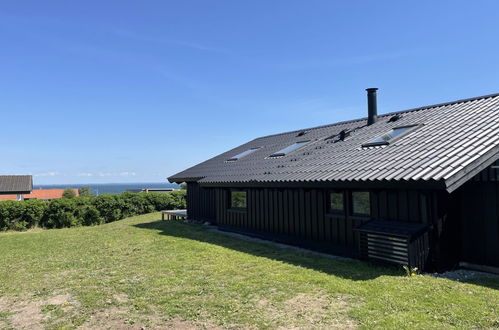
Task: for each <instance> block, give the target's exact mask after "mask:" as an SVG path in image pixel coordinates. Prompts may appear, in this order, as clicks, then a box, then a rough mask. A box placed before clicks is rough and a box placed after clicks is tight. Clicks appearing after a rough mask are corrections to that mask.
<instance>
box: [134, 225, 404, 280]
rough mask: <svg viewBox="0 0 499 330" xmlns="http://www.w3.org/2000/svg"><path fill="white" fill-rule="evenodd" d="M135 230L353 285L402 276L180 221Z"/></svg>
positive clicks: (385, 268)
mask: <svg viewBox="0 0 499 330" xmlns="http://www.w3.org/2000/svg"><path fill="white" fill-rule="evenodd" d="M134 226H135V227H138V228H143V229H152V230H158V231H160V233H159V234H161V235H167V236H174V237H179V238H187V239H191V240H195V241H199V242H205V243H209V244H214V245H218V246H222V247H225V248H228V249H231V250H235V251H239V252H243V253H248V254H251V255H254V256H258V257H264V258H268V259H272V260H278V261H281V262H285V263H288V264H291V265H295V266H299V267H304V268H308V269H312V270H316V271H320V272H323V273H326V274H329V275H334V276H338V277H341V278H344V279H349V280H353V281H366V280H371V279H374V278H377V277H379V276H400V275H402V272H401V271H399V270H397V269H396V268H391V267H381V266H375V265H371V264H368V263H366V262H361V261H357V260H348V259H333V258H327V257H323V256H320V255H316V254H312V253H307V252H305V251H303V252H301V251H299V250H298V251H297V250H293V249H286V248H281V247H277V246H275V245H273V243H272V242H269V243H263V242H252V241H247V240H243V239H239V238H235V237H231V236H228V235H224V234H221V233H216V232H211V231H208V230H206V228H205V227H203V226H201V225H196V224H188V223H183V222H180V221H172V220H169V221H162V220H158V221H153V222H149V223H141V224H136V225H134Z"/></svg>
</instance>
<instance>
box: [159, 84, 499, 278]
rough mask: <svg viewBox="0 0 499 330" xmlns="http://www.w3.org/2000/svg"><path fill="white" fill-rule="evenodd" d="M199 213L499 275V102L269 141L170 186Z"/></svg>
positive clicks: (296, 240) (268, 234)
mask: <svg viewBox="0 0 499 330" xmlns="http://www.w3.org/2000/svg"><path fill="white" fill-rule="evenodd" d="M168 179H169V181H170V182H177V183H180V182H186V183H187V212H188V217H189V218H191V219H197V220H206V221H210V222H212V223H214V224H216V225H218V226H219V227H220V228H221V229H224V230H231V231H237V232H242V233H246V234H249V235H255V236H259V237H263V238H267V239H271V240H275V241H281V242H286V243H289V244H295V245H299V246H303V247H307V248H311V249H317V250H321V251H325V252H330V253H334V254H340V255H346V256H352V257H359V258H364V259H369V260H373V261H382V262H391V263H397V264H407V265H410V266H416V267H419V268H420V269H421V268H424V269H427V270H430V269H432V270H435V269H436V270H442V269H447V268H449V267H453V266H456V265H458V264H464V265H465V266H468V267H473V266H478V267H480V268H484V269H487V268H490V269H494V268H495V269H499V94H494V95H487V96H481V97H476V98H471V99H464V100H458V101H454V102H448V103H443V104H437V105H431V106H426V107H421V108H416V109H410V110H406V111H400V112H394V113H389V114H384V115H380V116H378V115H377V110H376V89H368V117H367V118H363V119H357V120H351V121H346V122H340V123H336V124H331V125H325V126H320V127H315V128H309V129H303V130H297V131H293V132H286V133H281V134H275V135H269V136H265V137H260V138H257V139H255V140H253V141H250V142H248V143H246V144H243V145H241V146H239V147H237V148H234V149H232V150H229V151H227V152H225V153H223V154H221V155H219V156H216V157H214V158H212V159H209V160H207V161H205V162H203V163H201V164H198V165H196V166H194V167H191V168H189V169H187V170H185V171H182V172H180V173H178V174H175V175H173V176H171V177H170V178H168Z"/></svg>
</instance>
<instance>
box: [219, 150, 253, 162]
mask: <svg viewBox="0 0 499 330" xmlns="http://www.w3.org/2000/svg"><path fill="white" fill-rule="evenodd" d="M258 149H260V148H251V149H248V150H246V151H243V152H241V153H239V154H237V155H235V156H234V157H231V158H229V159H227V162H235V161H237V160H239V159H241V158H243V157H246V156H248V155H249V154H252V153H254V152H255V151H257V150H258Z"/></svg>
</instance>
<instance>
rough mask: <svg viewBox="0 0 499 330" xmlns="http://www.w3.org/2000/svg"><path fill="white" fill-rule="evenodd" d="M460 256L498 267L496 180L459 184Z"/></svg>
mask: <svg viewBox="0 0 499 330" xmlns="http://www.w3.org/2000/svg"><path fill="white" fill-rule="evenodd" d="M459 197H460V198H459V200H460V203H459V208H460V211H461V212H460V216H461V241H462V246H461V253H462V260H463V261H466V262H469V263H472V264H478V265H489V266H494V267H499V182H468V183H466V184H465V185H464V186H463V187H462V188H460V196H459Z"/></svg>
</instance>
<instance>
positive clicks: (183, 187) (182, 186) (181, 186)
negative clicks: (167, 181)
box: [180, 182, 187, 190]
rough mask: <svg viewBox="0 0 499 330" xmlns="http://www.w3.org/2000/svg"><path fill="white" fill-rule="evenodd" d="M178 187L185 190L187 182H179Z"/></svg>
mask: <svg viewBox="0 0 499 330" xmlns="http://www.w3.org/2000/svg"><path fill="white" fill-rule="evenodd" d="M180 189H182V190H187V183H185V182H182V183H181V184H180Z"/></svg>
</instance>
